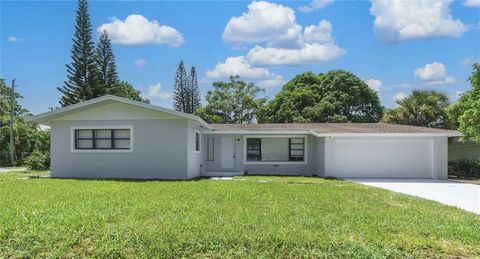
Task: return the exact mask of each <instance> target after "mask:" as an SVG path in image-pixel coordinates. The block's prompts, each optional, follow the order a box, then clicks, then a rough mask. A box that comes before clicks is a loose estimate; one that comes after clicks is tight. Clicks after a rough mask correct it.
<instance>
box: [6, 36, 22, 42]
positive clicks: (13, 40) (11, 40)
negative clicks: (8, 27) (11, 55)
mask: <svg viewBox="0 0 480 259" xmlns="http://www.w3.org/2000/svg"><path fill="white" fill-rule="evenodd" d="M7 40H8V42H12V43H15V42H19V41H21V39H19V38H17V37H16V36H10V37H8V39H7Z"/></svg>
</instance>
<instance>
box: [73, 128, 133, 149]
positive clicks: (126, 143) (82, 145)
mask: <svg viewBox="0 0 480 259" xmlns="http://www.w3.org/2000/svg"><path fill="white" fill-rule="evenodd" d="M75 149H77V150H82V149H86V150H89V149H99V150H102V149H105V150H110V149H130V129H76V130H75Z"/></svg>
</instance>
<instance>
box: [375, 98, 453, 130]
mask: <svg viewBox="0 0 480 259" xmlns="http://www.w3.org/2000/svg"><path fill="white" fill-rule="evenodd" d="M397 104H398V107H397V108H394V109H391V110H388V111H387V112H386V114H385V117H384V118H383V120H384V121H385V122H388V123H397V124H406V125H414V126H422V127H430V128H451V123H450V119H449V118H448V113H447V108H448V106H449V101H448V96H447V95H446V94H444V93H441V92H439V91H436V90H413V91H412V94H411V95H409V96H407V97H406V98H404V99H402V100H398V101H397Z"/></svg>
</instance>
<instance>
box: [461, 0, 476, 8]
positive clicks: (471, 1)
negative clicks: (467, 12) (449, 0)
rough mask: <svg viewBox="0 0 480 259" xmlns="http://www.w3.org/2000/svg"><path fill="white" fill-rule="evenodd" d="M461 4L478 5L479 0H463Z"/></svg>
mask: <svg viewBox="0 0 480 259" xmlns="http://www.w3.org/2000/svg"><path fill="white" fill-rule="evenodd" d="M462 4H463V5H464V6H468V7H480V0H465V1H463V3H462Z"/></svg>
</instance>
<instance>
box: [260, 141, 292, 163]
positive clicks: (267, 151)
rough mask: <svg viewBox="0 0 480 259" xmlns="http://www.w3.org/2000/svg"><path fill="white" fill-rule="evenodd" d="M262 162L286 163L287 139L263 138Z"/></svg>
mask: <svg viewBox="0 0 480 259" xmlns="http://www.w3.org/2000/svg"><path fill="white" fill-rule="evenodd" d="M262 161H288V138H263V139H262Z"/></svg>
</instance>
